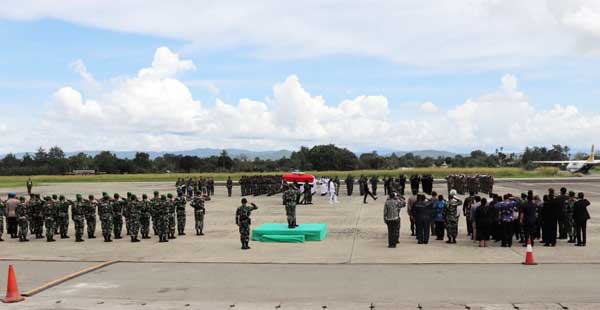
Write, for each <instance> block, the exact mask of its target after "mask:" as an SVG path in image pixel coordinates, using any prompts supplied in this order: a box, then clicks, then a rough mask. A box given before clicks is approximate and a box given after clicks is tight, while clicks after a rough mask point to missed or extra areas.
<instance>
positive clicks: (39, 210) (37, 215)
mask: <svg viewBox="0 0 600 310" xmlns="http://www.w3.org/2000/svg"><path fill="white" fill-rule="evenodd" d="M43 206H44V202H43V201H42V200H41V199H40V195H39V194H36V195H35V202H34V203H33V204H32V205H31V214H32V218H31V221H32V225H33V233H34V234H35V237H36V238H37V239H40V238H43V236H44V210H43Z"/></svg>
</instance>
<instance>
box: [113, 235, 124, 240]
mask: <svg viewBox="0 0 600 310" xmlns="http://www.w3.org/2000/svg"><path fill="white" fill-rule="evenodd" d="M115 239H123V237H121V236H120V235H119V236H115Z"/></svg>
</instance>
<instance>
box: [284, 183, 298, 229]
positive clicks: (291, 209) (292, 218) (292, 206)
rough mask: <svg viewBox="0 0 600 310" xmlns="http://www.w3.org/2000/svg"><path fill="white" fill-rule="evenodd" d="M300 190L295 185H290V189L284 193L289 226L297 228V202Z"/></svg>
mask: <svg viewBox="0 0 600 310" xmlns="http://www.w3.org/2000/svg"><path fill="white" fill-rule="evenodd" d="M299 196H300V192H298V190H296V187H295V186H294V185H290V186H289V188H288V190H287V191H285V192H284V193H283V203H284V204H285V215H286V217H287V222H288V228H296V227H298V225H297V224H296V203H297V201H298V197H299Z"/></svg>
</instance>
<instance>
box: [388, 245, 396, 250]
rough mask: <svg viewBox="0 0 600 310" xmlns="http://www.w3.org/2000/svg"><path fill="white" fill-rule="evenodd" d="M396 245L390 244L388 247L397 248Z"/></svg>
mask: <svg viewBox="0 0 600 310" xmlns="http://www.w3.org/2000/svg"><path fill="white" fill-rule="evenodd" d="M395 247H396V245H388V248H390V249H391V248H395Z"/></svg>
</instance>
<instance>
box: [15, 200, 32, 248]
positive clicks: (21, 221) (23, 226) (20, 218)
mask: <svg viewBox="0 0 600 310" xmlns="http://www.w3.org/2000/svg"><path fill="white" fill-rule="evenodd" d="M19 200H20V201H19V204H18V205H17V208H16V210H15V213H16V214H17V223H18V225H19V241H20V242H23V241H29V239H27V234H28V233H29V219H28V216H29V210H28V208H27V203H26V202H25V197H21V198H20V199H19Z"/></svg>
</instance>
